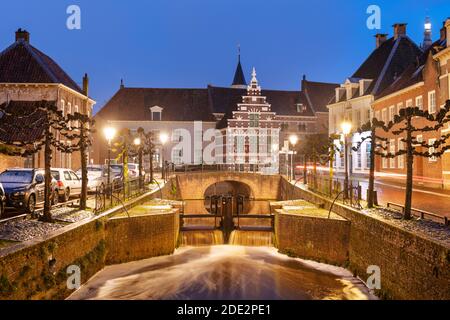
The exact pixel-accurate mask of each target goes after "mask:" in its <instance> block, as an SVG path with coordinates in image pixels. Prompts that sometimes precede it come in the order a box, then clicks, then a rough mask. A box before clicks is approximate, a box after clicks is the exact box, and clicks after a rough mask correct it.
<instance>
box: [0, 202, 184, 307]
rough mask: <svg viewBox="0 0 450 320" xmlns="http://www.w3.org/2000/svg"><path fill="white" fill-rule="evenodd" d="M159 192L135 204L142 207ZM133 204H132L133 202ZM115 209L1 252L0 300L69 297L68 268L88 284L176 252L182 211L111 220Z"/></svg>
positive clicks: (116, 210)
mask: <svg viewBox="0 0 450 320" xmlns="http://www.w3.org/2000/svg"><path fill="white" fill-rule="evenodd" d="M154 196H156V197H157V196H158V194H156V195H155V194H147V195H145V196H142V197H139V198H137V199H135V200H134V201H132V203H133V204H134V205H136V204H138V203H142V202H143V201H145V200H148V199H149V198H153V197H154ZM129 205H131V202H130V203H129ZM120 211H121V210H118V209H117V208H116V209H113V210H110V211H108V212H105V213H104V214H102V215H100V216H97V217H95V218H93V219H90V220H88V221H81V222H79V223H74V224H71V225H68V226H65V227H63V228H61V229H59V230H58V231H56V232H54V233H52V234H50V235H48V236H47V237H46V238H45V239H36V240H31V241H28V242H24V243H20V244H17V245H14V246H11V247H7V248H5V249H2V250H1V251H0V300H4V299H8V300H23V299H64V298H66V297H67V296H68V295H70V294H71V293H72V292H73V290H68V289H67V285H66V281H67V279H68V276H69V275H68V274H67V267H68V266H70V265H76V266H79V267H80V271H81V282H82V283H84V282H86V281H87V280H89V278H91V277H92V276H93V275H94V274H95V273H97V272H98V271H100V270H101V269H103V268H104V267H105V266H106V265H108V264H112V263H118V262H128V261H133V260H136V259H144V258H151V257H154V256H158V255H166V254H171V253H172V252H173V251H174V250H175V247H176V244H177V239H178V229H179V226H178V210H173V212H171V213H165V214H159V215H148V216H141V217H134V218H123V219H120V218H117V219H114V218H113V219H110V216H111V215H113V214H114V213H116V212H120Z"/></svg>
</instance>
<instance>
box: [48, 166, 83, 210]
mask: <svg viewBox="0 0 450 320" xmlns="http://www.w3.org/2000/svg"><path fill="white" fill-rule="evenodd" d="M52 176H53V178H54V179H55V180H56V185H57V189H58V194H59V198H60V199H61V201H64V202H66V201H69V199H70V198H71V197H73V196H80V195H81V178H79V177H78V176H77V174H76V173H75V172H73V171H72V170H70V169H65V168H52Z"/></svg>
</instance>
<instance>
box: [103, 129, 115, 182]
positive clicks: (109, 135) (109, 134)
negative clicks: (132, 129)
mask: <svg viewBox="0 0 450 320" xmlns="http://www.w3.org/2000/svg"><path fill="white" fill-rule="evenodd" d="M103 134H104V135H105V138H106V140H107V141H108V185H109V184H110V183H111V142H112V140H113V139H114V137H115V136H116V129H115V128H112V127H106V128H105V129H103Z"/></svg>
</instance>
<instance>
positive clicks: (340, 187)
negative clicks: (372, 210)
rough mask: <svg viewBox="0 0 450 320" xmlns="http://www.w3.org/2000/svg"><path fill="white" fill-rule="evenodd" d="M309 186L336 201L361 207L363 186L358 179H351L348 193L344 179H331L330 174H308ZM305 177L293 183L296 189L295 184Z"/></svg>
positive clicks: (309, 188)
mask: <svg viewBox="0 0 450 320" xmlns="http://www.w3.org/2000/svg"><path fill="white" fill-rule="evenodd" d="M306 177H307V179H306V182H307V186H308V190H311V191H313V192H315V193H318V194H320V195H322V196H325V197H328V198H333V199H335V201H341V202H342V203H343V204H346V205H350V206H351V207H354V208H357V209H361V208H362V206H361V200H362V188H361V186H360V184H359V182H358V181H356V182H354V181H352V180H349V184H348V194H347V195H346V194H345V190H344V188H345V185H344V181H342V180H341V179H338V178H334V179H330V177H329V176H324V175H313V174H307V176H306ZM303 179H304V178H303V177H302V178H299V179H298V180H297V181H296V182H295V184H294V185H293V187H292V188H293V189H292V192H291V197H292V193H293V191H294V188H295V185H296V184H297V182H299V181H301V182H303ZM339 198H340V199H339Z"/></svg>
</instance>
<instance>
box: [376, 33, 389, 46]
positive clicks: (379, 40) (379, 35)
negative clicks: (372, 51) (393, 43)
mask: <svg viewBox="0 0 450 320" xmlns="http://www.w3.org/2000/svg"><path fill="white" fill-rule="evenodd" d="M387 36H388V35H387V34H386V33H377V34H376V35H375V39H376V46H377V49H378V48H379V47H380V46H381V45H382V44H383V43H384V42H385V41H386V40H387Z"/></svg>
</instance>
